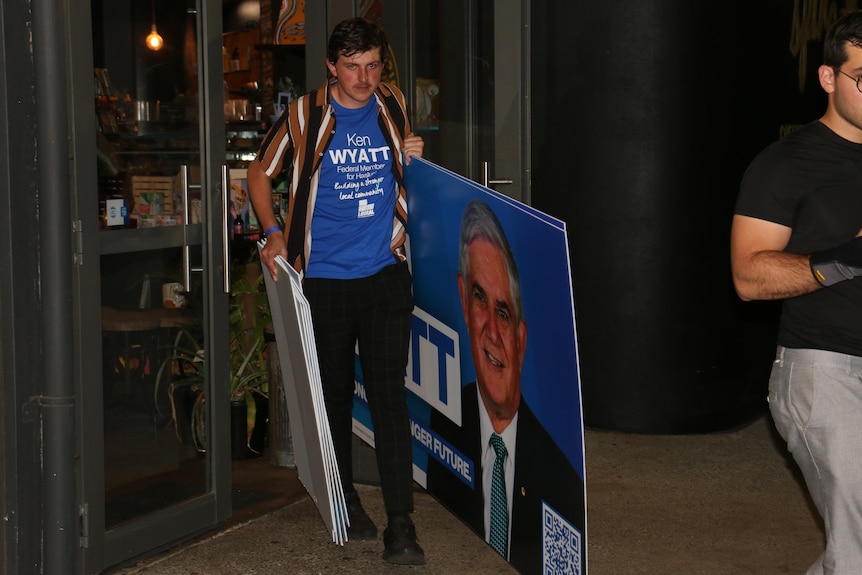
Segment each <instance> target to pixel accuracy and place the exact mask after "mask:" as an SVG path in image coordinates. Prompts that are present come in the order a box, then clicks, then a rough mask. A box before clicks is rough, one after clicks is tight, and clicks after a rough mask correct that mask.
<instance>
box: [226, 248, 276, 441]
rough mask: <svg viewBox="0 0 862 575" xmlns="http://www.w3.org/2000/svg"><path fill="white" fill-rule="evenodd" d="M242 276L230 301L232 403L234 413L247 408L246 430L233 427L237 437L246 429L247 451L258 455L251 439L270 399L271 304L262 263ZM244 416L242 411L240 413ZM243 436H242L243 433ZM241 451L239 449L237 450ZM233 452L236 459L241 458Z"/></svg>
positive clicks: (248, 269)
mask: <svg viewBox="0 0 862 575" xmlns="http://www.w3.org/2000/svg"><path fill="white" fill-rule="evenodd" d="M242 271H243V272H244V273H243V274H235V275H234V277H235V278H236V280H235V281H234V282H233V284H232V289H231V300H230V313H229V318H230V328H231V329H230V331H231V341H230V348H229V349H230V363H231V374H230V400H231V406H232V411H233V409H234V408H235V407H234V406H236V407H239V405H240V404H245V405H244V407H245V426H242V425H239V426H237V425H236V423H239V422H234V423H232V429H237V433H239V431H240V430H242V429H243V427H244V432H245V435H244V441H243V443H244V447H245V448H247V449H248V450H249V451H250V452H252V453H257V454H259V453H260V451H259V449H258V447H259V446H255V445H253V444H252V437H253V435H254V432H255V429H256V427H257V425H258V424H259V422H260V421H261V419H260V418H259V417H258V409H259V407H260V406H261V404H262V402H261V401H260V400H261V399H268V397H269V370H268V369H267V362H266V338H265V330H266V328H267V327H268V326H269V325H270V323H271V320H272V318H271V315H270V311H269V302H268V300H267V295H266V290H265V288H264V284H263V273H262V269H261V267H260V263H254V262H253V263H248V264H246V265H245V266H244V268H243V270H242ZM238 411H239V412H242V409H241V408H239V409H238ZM240 436H242V434H241V433H240ZM237 447H238V446H237ZM236 451H237V449H236V448H235V449H234V452H235V453H234V456H235V457H237V456H240V455H241V454H238V453H236Z"/></svg>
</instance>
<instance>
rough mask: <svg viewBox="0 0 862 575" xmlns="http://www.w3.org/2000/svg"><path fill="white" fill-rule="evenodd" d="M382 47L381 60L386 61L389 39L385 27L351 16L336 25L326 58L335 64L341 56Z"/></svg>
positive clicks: (330, 38)
mask: <svg viewBox="0 0 862 575" xmlns="http://www.w3.org/2000/svg"><path fill="white" fill-rule="evenodd" d="M374 48H380V61H381V62H382V63H384V64H385V63H386V53H387V52H388V51H389V40H387V39H386V33H385V32H384V31H383V28H381V27H380V26H378V25H377V24H375V23H374V22H372V21H370V20H366V19H365V18H349V19H347V20H344V21H342V22H340V23H339V24H338V25H336V26H335V29H334V30H333V31H332V35H331V36H330V37H329V46H328V47H327V49H326V59H327V60H329V61H330V62H332V63H333V64H335V63H336V62H337V61H338V57H339V56H345V57H348V58H349V57H350V56H354V55H356V54H362V53H363V52H368V51H369V50H372V49H374Z"/></svg>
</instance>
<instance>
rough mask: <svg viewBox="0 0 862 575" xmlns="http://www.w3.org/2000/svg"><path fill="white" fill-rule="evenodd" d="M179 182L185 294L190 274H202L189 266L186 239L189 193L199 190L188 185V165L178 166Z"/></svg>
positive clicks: (190, 279)
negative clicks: (181, 195)
mask: <svg viewBox="0 0 862 575" xmlns="http://www.w3.org/2000/svg"><path fill="white" fill-rule="evenodd" d="M180 179H181V180H182V181H181V182H180V186H181V189H182V190H183V230H184V236H185V237H184V238H183V289H184V290H185V291H187V292H190V291H192V272H202V271H204V269H203V268H202V267H199V268H193V267H192V264H191V254H192V252H191V250H192V248H191V246H190V245H189V239H188V226H189V224H191V213H190V212H191V202H190V201H189V199H190V195H191V194H190V193H189V191H190V190H191V189H192V188H194V189H197V190H200V189H201V185H200V184H192V183H189V166H188V164H183V165H182V166H180Z"/></svg>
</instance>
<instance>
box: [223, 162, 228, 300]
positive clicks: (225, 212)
mask: <svg viewBox="0 0 862 575" xmlns="http://www.w3.org/2000/svg"><path fill="white" fill-rule="evenodd" d="M229 173H230V172H229V170H228V168H227V164H222V165H221V225H222V231H221V253H222V262H221V263H222V266H223V267H224V293H227V294H229V293H230V240H229V238H230V229H229V227H228V217H227V216H228V214H229V213H230V207H229V201H228V198H229V197H230V176H229Z"/></svg>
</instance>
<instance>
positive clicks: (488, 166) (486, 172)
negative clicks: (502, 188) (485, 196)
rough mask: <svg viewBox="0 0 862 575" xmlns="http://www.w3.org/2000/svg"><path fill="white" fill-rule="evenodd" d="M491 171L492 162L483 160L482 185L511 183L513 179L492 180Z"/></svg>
mask: <svg viewBox="0 0 862 575" xmlns="http://www.w3.org/2000/svg"><path fill="white" fill-rule="evenodd" d="M490 171H491V164H490V163H489V162H482V185H483V186H485V187H486V188H487V187H490V186H493V185H497V184H511V183H513V181H512V180H491V179H489V173H490Z"/></svg>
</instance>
